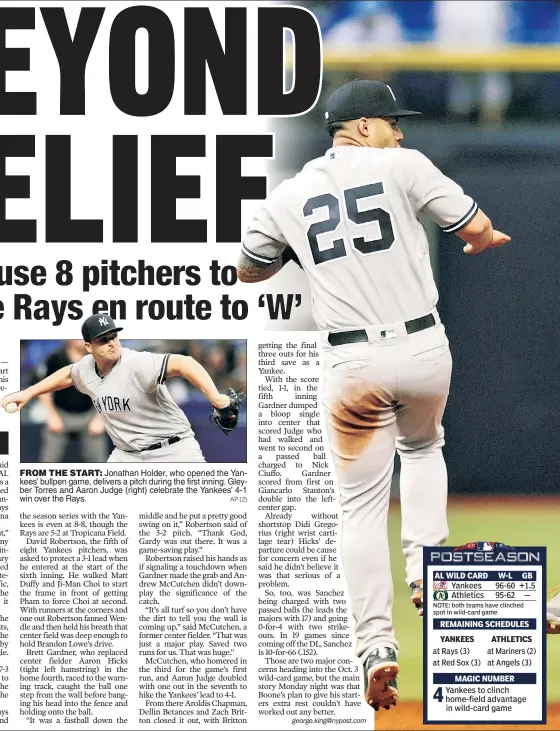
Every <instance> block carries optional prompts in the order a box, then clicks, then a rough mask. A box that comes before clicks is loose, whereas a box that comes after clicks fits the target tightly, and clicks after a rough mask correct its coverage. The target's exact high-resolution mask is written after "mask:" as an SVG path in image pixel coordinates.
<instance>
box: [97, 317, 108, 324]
mask: <svg viewBox="0 0 560 731" xmlns="http://www.w3.org/2000/svg"><path fill="white" fill-rule="evenodd" d="M99 324H100V325H108V324H109V320H108V319H107V318H106V317H100V318H99Z"/></svg>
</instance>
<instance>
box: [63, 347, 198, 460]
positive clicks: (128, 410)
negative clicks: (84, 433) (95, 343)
mask: <svg viewBox="0 0 560 731" xmlns="http://www.w3.org/2000/svg"><path fill="white" fill-rule="evenodd" d="M168 359H169V355H168V354H165V355H162V354H158V353H146V352H138V351H136V350H130V349H129V348H123V349H122V354H121V358H120V360H119V361H118V363H117V364H116V365H115V366H114V367H113V368H112V369H111V370H110V371H109V373H107V375H106V376H104V377H101V376H99V375H98V374H97V370H96V367H95V361H94V359H93V356H92V355H86V356H85V357H84V358H82V359H81V360H80V361H78V362H77V363H75V364H74V365H73V366H72V380H73V381H74V385H75V386H76V388H77V389H78V391H80V392H81V393H85V394H87V395H88V396H89V397H90V398H91V400H92V401H93V405H94V407H95V409H96V411H97V412H98V413H99V414H100V416H101V418H102V419H103V422H104V424H105V429H106V430H107V433H108V434H109V436H110V437H111V440H112V441H113V443H114V445H115V447H117V448H119V449H122V450H123V451H125V452H134V451H139V450H142V449H145V448H146V447H149V446H151V445H152V444H155V443H157V442H159V441H161V440H163V439H169V438H170V437H173V436H180V437H182V438H184V437H187V436H192V434H193V432H192V429H191V425H190V423H189V420H188V419H187V417H186V416H185V414H184V413H183V412H182V411H181V409H180V408H179V407H178V406H177V404H176V403H175V401H173V399H172V398H171V396H170V394H169V391H168V390H167V387H166V386H165V380H166V377H167V361H168Z"/></svg>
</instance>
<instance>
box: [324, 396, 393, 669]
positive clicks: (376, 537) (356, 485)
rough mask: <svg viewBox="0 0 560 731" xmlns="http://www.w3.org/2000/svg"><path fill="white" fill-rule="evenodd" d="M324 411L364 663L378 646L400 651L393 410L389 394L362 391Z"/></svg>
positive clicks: (359, 649) (358, 647)
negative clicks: (391, 514)
mask: <svg viewBox="0 0 560 731" xmlns="http://www.w3.org/2000/svg"><path fill="white" fill-rule="evenodd" d="M326 415H327V425H328V435H329V441H330V447H331V450H332V453H333V457H334V461H335V466H336V470H337V475H338V480H339V488H340V506H341V510H342V536H341V548H342V561H343V564H344V571H345V575H346V581H347V585H348V594H349V597H350V608H351V611H352V616H353V617H354V620H355V630H354V631H355V635H356V640H357V645H356V654H357V656H358V657H359V658H360V659H361V660H362V662H363V661H365V659H366V658H367V656H368V655H369V653H370V652H371V651H372V650H373V649H374V648H376V647H393V648H395V649H398V644H397V641H396V639H395V634H394V631H393V622H392V605H393V582H392V578H391V565H390V559H389V545H388V540H387V512H388V506H389V497H390V491H391V477H392V474H393V460H394V454H395V436H396V425H395V414H394V410H393V406H392V400H391V398H390V397H389V396H388V395H387V394H384V393H382V392H377V393H375V392H370V393H364V392H361V393H360V392H359V390H358V391H357V392H356V393H354V394H352V393H351V392H348V391H347V392H346V393H344V392H343V395H342V397H341V398H339V399H335V400H334V401H333V402H332V403H330V404H328V405H327V414H326Z"/></svg>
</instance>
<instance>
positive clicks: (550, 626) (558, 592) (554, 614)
mask: <svg viewBox="0 0 560 731" xmlns="http://www.w3.org/2000/svg"><path fill="white" fill-rule="evenodd" d="M549 596H550V599H549V600H548V602H547V604H546V634H547V635H560V585H559V586H555V587H554V589H551V590H550V591H549Z"/></svg>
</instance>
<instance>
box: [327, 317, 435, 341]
mask: <svg viewBox="0 0 560 731" xmlns="http://www.w3.org/2000/svg"><path fill="white" fill-rule="evenodd" d="M435 324H436V318H435V317H434V316H433V315H432V314H431V313H430V314H429V315H422V317H417V318H416V319H415V320H407V322H405V323H404V326H405V328H406V332H407V333H408V334H409V335H412V333H417V332H420V331H421V330H426V329H427V328H429V327H434V325H435ZM328 340H329V343H330V344H331V345H349V344H350V343H367V342H368V336H367V332H366V331H365V330H346V331H345V332H330V333H329V338H328Z"/></svg>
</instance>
